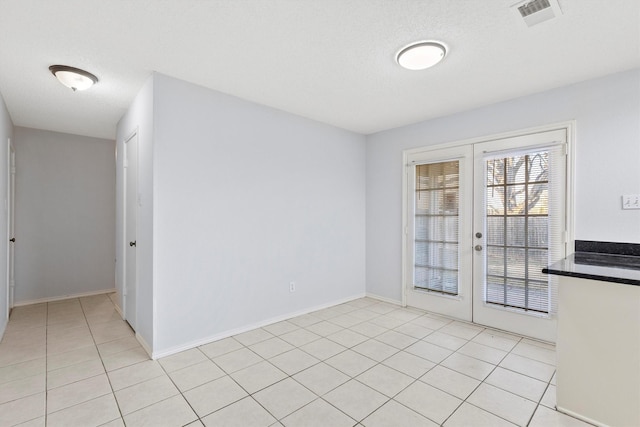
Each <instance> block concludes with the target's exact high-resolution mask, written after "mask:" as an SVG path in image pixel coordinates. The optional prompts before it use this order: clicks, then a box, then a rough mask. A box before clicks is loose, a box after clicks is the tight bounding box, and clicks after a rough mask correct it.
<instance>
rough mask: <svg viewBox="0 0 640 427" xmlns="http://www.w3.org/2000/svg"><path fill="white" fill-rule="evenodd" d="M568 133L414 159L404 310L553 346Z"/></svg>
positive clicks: (521, 138) (408, 199) (563, 239)
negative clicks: (551, 271)
mask: <svg viewBox="0 0 640 427" xmlns="http://www.w3.org/2000/svg"><path fill="white" fill-rule="evenodd" d="M566 163H567V160H566V130H564V129H563V130H557V131H549V132H543V133H536V134H531V135H524V136H519V137H513V138H504V139H499V140H493V141H487V142H481V143H476V144H469V145H465V146H458V147H452V148H446V149H437V150H429V151H424V152H420V153H412V154H410V155H408V156H407V173H406V185H405V187H406V188H407V195H406V208H405V212H406V225H407V227H406V229H405V236H406V239H405V242H406V244H405V256H404V259H405V271H404V276H405V302H406V304H407V305H409V306H414V307H418V308H422V309H424V310H427V311H430V312H434V313H439V314H444V315H447V316H451V317H455V318H458V319H461V320H466V321H473V322H475V323H478V324H482V325H486V326H490V327H494V328H497V329H503V330H506V331H510V332H514V333H519V334H522V335H526V336H530V337H534V338H539V339H543V340H546V341H551V342H555V331H556V320H555V315H554V314H555V313H554V311H555V301H556V295H557V291H556V287H555V279H554V276H549V275H545V274H542V271H541V270H542V269H543V268H544V267H545V266H547V265H548V264H549V263H550V262H554V261H556V260H558V259H561V258H563V257H564V256H565V255H566V229H567V227H566V214H565V212H566V206H565V205H566V199H567V198H566V193H565V187H566Z"/></svg>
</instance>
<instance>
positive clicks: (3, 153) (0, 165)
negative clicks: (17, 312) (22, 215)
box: [0, 94, 13, 338]
mask: <svg viewBox="0 0 640 427" xmlns="http://www.w3.org/2000/svg"><path fill="white" fill-rule="evenodd" d="M8 138H11V140H12V141H13V123H12V122H11V117H10V116H9V111H8V110H7V106H6V105H5V103H4V99H3V98H2V94H0V201H1V200H4V201H5V202H4V204H3V206H6V200H7V139H8ZM9 237H10V236H9V234H8V233H7V210H6V208H4V209H2V208H0V242H2V243H0V338H2V335H3V334H4V330H5V328H6V326H7V318H8V316H9V313H8V311H7V287H8V283H7V261H6V260H7V243H6V242H7V241H8V239H9Z"/></svg>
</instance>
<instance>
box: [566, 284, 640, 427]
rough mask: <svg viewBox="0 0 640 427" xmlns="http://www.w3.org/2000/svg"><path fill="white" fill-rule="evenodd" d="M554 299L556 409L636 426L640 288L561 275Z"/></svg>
mask: <svg viewBox="0 0 640 427" xmlns="http://www.w3.org/2000/svg"><path fill="white" fill-rule="evenodd" d="M558 299H559V301H558V340H557V345H556V352H557V374H556V376H557V378H556V382H557V389H556V391H557V398H556V402H557V408H558V410H559V411H561V412H565V413H567V414H568V415H572V416H576V417H578V418H581V419H583V420H585V421H588V422H591V423H594V424H596V425H602V426H623V427H624V426H640V286H633V285H624V284H618V283H611V282H601V281H596V280H589V279H579V278H573V277H561V278H560V283H559V289H558Z"/></svg>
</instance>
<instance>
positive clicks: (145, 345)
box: [136, 332, 153, 359]
mask: <svg viewBox="0 0 640 427" xmlns="http://www.w3.org/2000/svg"><path fill="white" fill-rule="evenodd" d="M136 340H138V342H139V343H140V345H141V346H142V348H143V349H144V351H146V352H147V354H148V355H149V357H150V358H152V359H153V356H152V353H153V351H151V346H150V345H149V344H147V342H146V341H145V340H144V338H142V335H140V334H139V333H137V332H136Z"/></svg>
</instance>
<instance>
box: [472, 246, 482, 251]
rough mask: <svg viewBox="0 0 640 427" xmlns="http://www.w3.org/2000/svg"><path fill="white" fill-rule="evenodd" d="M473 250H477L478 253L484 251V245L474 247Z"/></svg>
mask: <svg viewBox="0 0 640 427" xmlns="http://www.w3.org/2000/svg"><path fill="white" fill-rule="evenodd" d="M473 249H475V250H476V251H478V252H480V251H481V250H482V245H475V246H474V247H473Z"/></svg>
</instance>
